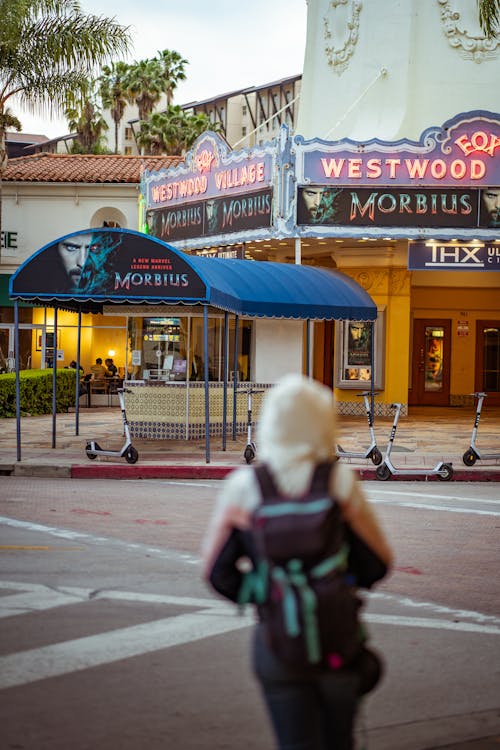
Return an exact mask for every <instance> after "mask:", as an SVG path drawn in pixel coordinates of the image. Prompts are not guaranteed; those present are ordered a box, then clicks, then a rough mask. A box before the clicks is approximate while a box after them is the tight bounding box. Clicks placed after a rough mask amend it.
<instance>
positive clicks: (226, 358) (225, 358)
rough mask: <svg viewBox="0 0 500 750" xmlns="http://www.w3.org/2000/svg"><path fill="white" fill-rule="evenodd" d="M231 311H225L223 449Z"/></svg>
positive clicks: (225, 431)
mask: <svg viewBox="0 0 500 750" xmlns="http://www.w3.org/2000/svg"><path fill="white" fill-rule="evenodd" d="M228 328H229V313H227V312H225V313H224V370H223V391H222V399H223V402H222V450H223V451H225V450H226V437H227V372H228V369H229V331H228Z"/></svg>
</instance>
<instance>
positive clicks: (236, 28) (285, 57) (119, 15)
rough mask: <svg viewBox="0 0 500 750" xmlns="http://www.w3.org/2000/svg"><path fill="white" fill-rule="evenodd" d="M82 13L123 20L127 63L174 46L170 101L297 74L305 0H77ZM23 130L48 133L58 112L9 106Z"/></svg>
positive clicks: (56, 126)
mask: <svg viewBox="0 0 500 750" xmlns="http://www.w3.org/2000/svg"><path fill="white" fill-rule="evenodd" d="M80 2H81V6H82V8H83V10H84V12H86V13H88V14H94V15H99V16H107V17H109V18H114V19H115V20H116V21H117V22H118V23H120V24H121V25H123V26H130V27H131V29H130V31H131V36H132V41H133V52H132V54H131V55H130V56H129V58H128V60H127V61H128V62H131V61H133V60H143V59H147V58H151V57H155V56H156V54H157V52H158V51H159V50H164V49H169V50H175V51H176V52H178V53H179V54H180V55H182V57H184V58H185V59H186V60H187V61H188V63H189V64H188V65H187V66H186V78H187V80H186V81H183V82H181V83H179V85H178V87H177V90H176V93H175V97H174V104H186V103H188V102H191V101H196V100H203V99H209V98H212V97H214V96H216V95H218V94H224V93H227V92H230V91H233V90H237V89H241V88H246V87H247V86H259V85H262V84H266V83H270V82H271V81H275V80H278V79H280V78H286V77H287V76H294V75H298V74H301V73H302V67H303V62H304V51H305V39H306V11H307V5H306V0H181V1H180V2H179V1H178V0H160V1H159V2H153V3H148V2H145V1H144V0H142V2H137V0H80ZM11 106H12V109H13V111H14V114H16V115H17V116H18V117H19V119H20V120H21V123H22V125H23V131H24V132H26V133H39V134H43V135H46V136H47V137H49V138H55V137H57V136H59V135H64V134H65V133H67V132H68V128H67V125H66V122H65V120H64V118H61V119H58V120H56V119H54V120H52V121H51V120H49V119H47V118H46V117H45V116H44V117H40V116H36V115H35V116H34V115H32V114H30V113H28V112H25V111H23V110H21V109H20V108H19V106H18V105H15V104H13V105H11Z"/></svg>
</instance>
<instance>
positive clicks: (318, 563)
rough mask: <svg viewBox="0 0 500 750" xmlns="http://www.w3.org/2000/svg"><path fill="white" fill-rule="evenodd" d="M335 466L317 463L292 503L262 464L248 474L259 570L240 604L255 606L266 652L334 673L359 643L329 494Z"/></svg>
mask: <svg viewBox="0 0 500 750" xmlns="http://www.w3.org/2000/svg"><path fill="white" fill-rule="evenodd" d="M334 466H335V462H333V463H332V462H327V463H322V464H319V465H318V466H317V467H316V469H315V471H314V474H313V477H312V481H311V486H310V489H309V490H308V491H307V492H306V494H305V495H304V496H302V497H300V498H293V499H290V498H286V497H283V496H281V495H280V493H279V491H278V490H277V488H276V485H275V483H274V480H273V478H272V476H271V474H270V472H269V470H268V468H267V467H266V466H265V465H260V466H257V467H255V468H254V471H255V473H256V478H257V481H258V483H259V485H260V489H261V493H262V502H261V504H260V505H259V506H258V507H257V508H256V510H255V511H254V513H253V515H252V523H251V535H252V541H253V545H254V548H255V551H256V555H257V564H256V567H255V569H254V571H253V572H251V573H250V574H247V575H246V576H245V578H244V580H243V585H242V587H241V589H240V593H239V602H240V603H245V602H248V601H253V602H255V603H257V605H258V610H259V616H260V619H261V621H262V623H263V627H264V632H265V635H266V638H267V641H268V644H269V646H270V648H271V649H272V650H273V651H274V652H275V653H276V654H277V656H278V657H279V658H280V659H282V660H283V661H284V662H287V663H288V664H289V665H291V666H294V667H299V668H308V667H310V668H314V667H316V668H317V667H322V668H325V667H327V668H329V669H339V668H341V667H343V666H345V665H346V664H349V662H351V661H352V660H353V659H354V658H355V657H356V656H357V655H358V654H359V652H360V650H361V648H362V645H363V640H364V636H363V632H362V629H361V624H360V622H359V610H360V607H361V601H360V599H359V598H358V596H357V594H356V586H355V585H354V580H353V579H352V577H350V576H349V574H348V572H347V563H348V557H349V547H348V544H347V535H346V528H345V524H344V522H343V520H342V515H341V511H340V507H339V505H338V503H337V502H336V500H335V498H333V497H331V496H330V493H329V484H330V474H331V471H332V470H334Z"/></svg>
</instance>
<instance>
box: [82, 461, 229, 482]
mask: <svg viewBox="0 0 500 750" xmlns="http://www.w3.org/2000/svg"><path fill="white" fill-rule="evenodd" d="M235 468H236V466H211V465H210V464H207V465H206V466H140V465H135V464H134V465H133V466H130V465H118V464H108V465H106V464H93V465H92V466H90V465H89V466H81V465H78V466H72V467H71V478H72V479H224V477H226V476H227V475H228V474H229V472H231V471H233V469H235Z"/></svg>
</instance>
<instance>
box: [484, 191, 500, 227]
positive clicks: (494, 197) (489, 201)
mask: <svg viewBox="0 0 500 750" xmlns="http://www.w3.org/2000/svg"><path fill="white" fill-rule="evenodd" d="M482 200H483V207H484V210H485V213H486V219H487V222H488V226H489V227H500V187H495V188H485V189H484V190H483V193H482Z"/></svg>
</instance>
